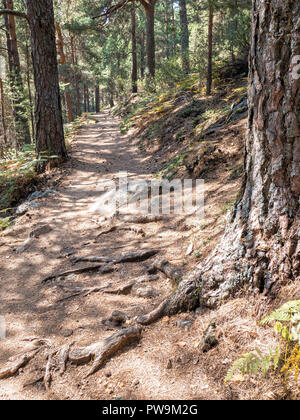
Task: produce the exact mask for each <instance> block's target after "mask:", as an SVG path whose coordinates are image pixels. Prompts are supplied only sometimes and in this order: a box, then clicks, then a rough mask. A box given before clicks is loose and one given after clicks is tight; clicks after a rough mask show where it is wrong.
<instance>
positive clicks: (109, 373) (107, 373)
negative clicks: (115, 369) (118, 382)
mask: <svg viewBox="0 0 300 420" xmlns="http://www.w3.org/2000/svg"><path fill="white" fill-rule="evenodd" d="M104 374H105V376H106V377H107V378H110V377H111V375H112V373H111V370H106V371H105V373H104Z"/></svg>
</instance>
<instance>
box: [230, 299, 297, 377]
mask: <svg viewBox="0 0 300 420" xmlns="http://www.w3.org/2000/svg"><path fill="white" fill-rule="evenodd" d="M271 323H274V330H275V332H276V333H277V334H280V335H281V338H282V342H283V346H281V345H278V346H277V347H276V348H275V349H274V350H272V349H271V348H269V354H268V355H263V354H262V352H261V351H260V349H258V348H256V349H255V352H252V353H246V354H244V355H243V356H242V357H241V358H240V359H238V360H236V361H235V362H234V363H233V365H232V366H231V368H230V369H229V370H228V372H227V375H226V377H225V379H224V381H225V382H228V381H230V380H231V379H232V377H233V375H234V373H235V372H237V371H239V372H241V373H242V374H243V375H245V374H248V375H252V374H254V375H256V374H257V373H258V372H261V373H262V374H263V375H264V376H266V374H267V372H268V370H269V369H270V368H271V366H272V365H273V369H274V371H278V368H279V364H280V361H282V365H283V367H282V368H281V370H280V372H285V375H286V378H287V375H288V374H291V373H294V376H295V380H296V381H297V380H298V373H299V362H300V347H299V345H300V300H292V301H290V302H287V303H285V304H284V305H282V306H281V307H280V308H278V309H276V310H275V311H274V312H272V313H271V314H270V315H268V316H266V317H264V318H263V319H262V320H261V321H260V324H261V325H270V324H271ZM295 342H297V343H296V345H295Z"/></svg>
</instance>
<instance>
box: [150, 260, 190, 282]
mask: <svg viewBox="0 0 300 420" xmlns="http://www.w3.org/2000/svg"><path fill="white" fill-rule="evenodd" d="M155 268H156V269H157V270H159V271H161V272H162V273H164V274H165V275H166V276H167V277H168V278H169V279H170V280H172V282H173V283H174V284H175V285H178V284H179V283H180V282H181V280H182V278H183V273H182V272H181V270H179V269H178V268H177V267H175V266H174V265H172V264H170V263H169V262H168V261H167V260H166V259H162V260H157V261H155V262H154V264H153V265H152V269H155Z"/></svg>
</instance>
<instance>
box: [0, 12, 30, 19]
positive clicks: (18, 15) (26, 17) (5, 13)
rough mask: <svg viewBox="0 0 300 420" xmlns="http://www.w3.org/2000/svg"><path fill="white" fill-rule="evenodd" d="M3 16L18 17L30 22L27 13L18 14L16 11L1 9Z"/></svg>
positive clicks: (0, 13)
mask: <svg viewBox="0 0 300 420" xmlns="http://www.w3.org/2000/svg"><path fill="white" fill-rule="evenodd" d="M1 15H13V16H17V17H21V18H23V19H26V20H27V21H28V16H27V14H26V13H23V12H18V11H16V10H10V9H0V16H1Z"/></svg>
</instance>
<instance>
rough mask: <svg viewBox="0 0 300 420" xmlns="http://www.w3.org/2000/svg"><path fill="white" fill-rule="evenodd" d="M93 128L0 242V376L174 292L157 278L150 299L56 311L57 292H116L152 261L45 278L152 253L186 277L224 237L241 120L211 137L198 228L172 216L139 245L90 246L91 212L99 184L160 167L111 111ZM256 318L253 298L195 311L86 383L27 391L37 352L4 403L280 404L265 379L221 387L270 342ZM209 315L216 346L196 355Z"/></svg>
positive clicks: (2, 388) (95, 300) (71, 381)
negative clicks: (246, 357) (0, 333)
mask: <svg viewBox="0 0 300 420" xmlns="http://www.w3.org/2000/svg"><path fill="white" fill-rule="evenodd" d="M97 118H98V119H99V123H96V124H91V125H87V126H85V127H84V128H82V129H81V130H80V131H79V132H78V134H77V136H76V139H75V141H74V142H73V143H72V150H71V159H70V160H69V161H68V163H67V164H66V165H65V167H64V168H63V170H64V177H63V181H62V182H61V183H60V184H59V186H58V187H57V191H58V194H57V195H56V196H54V197H52V198H50V197H47V198H42V199H40V200H39V202H40V204H41V206H40V208H38V209H33V210H30V212H29V213H27V214H25V215H24V216H22V217H20V218H19V219H18V220H17V222H16V225H15V226H14V227H13V228H12V229H11V230H10V231H8V232H7V233H6V234H5V236H4V237H3V238H2V242H1V246H0V259H1V267H0V283H1V296H0V308H1V311H0V315H2V316H4V317H5V320H6V325H7V337H6V338H5V339H3V340H0V370H1V368H2V367H4V366H6V364H7V363H8V361H9V359H10V358H14V357H15V356H17V355H18V354H23V353H24V352H25V351H27V350H28V349H29V348H30V346H31V345H32V342H31V341H30V340H31V339H32V338H33V337H34V338H44V339H48V340H50V344H51V348H57V347H59V346H60V345H63V344H65V343H70V344H71V343H74V345H75V346H76V347H77V346H84V345H89V344H91V343H93V342H95V341H97V340H99V339H102V338H106V337H108V336H110V335H112V334H113V333H114V332H115V331H117V328H113V327H107V326H105V325H104V324H103V323H102V322H101V321H102V319H104V318H108V317H109V316H110V315H111V313H112V312H113V311H114V310H117V309H118V310H121V311H124V312H125V313H126V314H128V315H129V316H131V317H134V316H136V315H140V314H143V313H146V312H148V311H149V310H151V309H152V308H153V307H155V306H156V305H157V304H158V303H159V302H161V300H162V299H163V298H164V297H165V296H167V295H168V294H169V293H170V292H171V291H172V285H171V284H170V282H169V281H168V280H167V279H166V278H165V277H164V275H163V274H160V278H159V280H157V281H155V282H153V283H149V285H150V286H151V287H153V288H154V289H155V290H156V291H157V293H158V296H157V297H154V298H142V297H137V296H134V295H133V294H129V295H125V296H124V295H111V294H105V293H103V292H99V293H94V294H91V295H88V296H85V297H84V296H77V297H74V298H72V299H69V300H65V301H63V302H58V300H59V299H60V298H62V297H64V296H65V295H66V294H65V292H64V289H63V287H62V286H65V285H68V286H70V287H75V286H83V287H87V286H96V285H97V286H98V285H100V286H102V285H103V286H105V285H106V284H109V283H112V284H113V285H115V286H116V287H118V286H120V285H122V283H124V282H127V281H128V280H134V279H135V278H137V277H138V276H141V275H144V274H145V272H146V268H145V266H146V264H147V263H149V262H151V260H149V261H147V262H143V263H123V264H120V265H118V266H117V269H116V271H114V272H113V273H110V274H98V273H93V272H91V273H86V274H77V275H72V276H69V277H66V278H61V279H57V280H53V281H51V282H48V283H47V284H41V281H42V279H43V278H44V277H46V276H48V275H50V274H52V273H54V272H59V271H64V270H68V269H72V268H73V267H74V266H73V265H72V262H71V257H72V256H74V255H76V256H88V255H97V256H118V255H120V253H123V252H129V251H132V250H138V249H141V248H158V249H160V256H161V257H164V258H166V259H168V260H169V261H170V262H172V263H173V264H175V265H177V266H180V267H181V269H182V270H183V271H184V272H188V271H190V270H191V269H193V268H195V267H196V266H197V264H198V263H199V259H200V258H204V257H205V256H206V255H207V254H208V252H210V250H211V249H212V248H213V247H214V246H215V244H216V242H217V241H218V240H219V238H220V236H221V235H222V233H223V230H224V226H225V216H226V213H227V210H228V207H229V206H230V203H231V202H232V201H233V200H234V197H235V195H236V193H237V191H238V187H239V182H240V181H239V179H231V177H230V173H229V172H228V167H231V163H230V154H232V155H234V159H235V161H234V162H235V165H236V164H237V163H239V162H241V161H242V148H243V136H244V132H245V123H246V120H245V119H244V120H240V121H236V122H234V123H232V124H231V126H230V127H229V128H228V129H227V130H226V131H225V132H223V133H221V134H220V133H219V134H218V135H219V136H221V137H220V140H219V143H220V144H219V145H220V150H221V151H222V150H224V153H225V151H226V159H225V160H223V161H222V162H221V163H220V164H219V165H217V166H216V167H214V169H213V170H212V171H208V173H207V174H206V176H205V180H206V183H205V191H206V196H205V212H206V217H205V220H204V221H203V223H202V224H200V226H199V224H197V222H198V221H197V220H196V219H195V217H194V218H193V217H188V218H184V219H183V218H181V219H180V218H178V217H177V218H175V217H173V218H171V219H170V220H167V221H159V222H154V223H149V224H146V225H142V227H143V229H144V230H145V233H146V236H145V237H141V235H138V234H137V233H135V232H131V231H123V230H122V231H116V232H111V233H108V234H106V235H102V236H101V239H100V240H98V241H95V238H96V236H97V235H98V234H99V232H100V231H101V230H102V229H104V228H105V227H107V225H108V221H107V220H103V219H101V220H100V221H99V215H97V214H92V213H90V212H89V211H88V210H89V207H90V205H91V204H93V202H94V200H95V198H96V197H97V194H99V193H98V192H97V191H96V187H97V184H98V183H99V182H100V181H103V180H104V179H110V180H114V179H117V178H118V174H119V171H127V172H128V174H129V180H135V179H141V178H143V179H151V177H152V173H153V172H155V171H157V170H158V169H159V166H158V165H159V163H158V162H157V161H158V158H157V156H156V157H155V159H154V158H153V156H152V155H151V154H150V153H146V152H144V153H142V152H141V151H140V150H139V149H138V147H137V145H136V143H135V142H132V141H129V137H128V136H126V135H120V131H119V123H120V121H119V120H117V119H116V118H113V117H111V116H110V114H109V113H108V112H107V111H104V112H102V113H101V114H99V115H98V116H97ZM215 140H216V141H218V139H217V138H216V139H215ZM53 182H55V180H53ZM49 186H51V185H49ZM41 224H48V225H50V226H51V228H52V230H51V231H50V232H48V233H45V234H44V235H40V236H39V237H37V238H35V239H33V241H32V242H31V243H30V244H29V247H28V249H26V250H25V251H24V252H23V253H20V254H17V253H16V252H15V250H16V248H18V247H19V246H20V245H22V244H23V243H24V241H25V240H26V238H27V236H28V234H29V233H30V232H31V231H32V230H33V229H35V228H36V227H38V226H39V225H41ZM190 243H193V244H194V246H193V252H192V253H191V255H189V256H187V255H186V251H187V249H188V247H189V245H190ZM87 264H88V263H78V264H77V265H78V267H81V266H85V265H87ZM258 309H259V306H258V304H257V302H254V301H252V299H251V298H249V299H246V298H240V299H236V300H234V301H231V302H228V303H226V304H225V305H223V306H222V308H220V309H218V310H217V311H214V312H205V311H201V310H199V311H196V312H195V313H191V314H180V315H177V316H174V317H172V318H171V319H169V318H164V319H162V320H161V321H159V322H157V323H156V324H153V325H151V326H149V327H146V328H144V329H143V332H142V339H141V341H140V343H139V344H138V345H132V346H129V347H127V348H126V349H123V350H122V351H120V352H119V353H118V354H117V355H115V356H113V357H112V358H111V359H109V360H108V361H107V362H106V364H105V366H104V367H103V368H102V369H100V370H99V371H98V372H97V373H96V374H94V375H93V376H91V377H89V378H85V375H86V373H87V371H88V369H89V367H88V366H84V365H83V366H79V367H76V366H72V365H68V366H67V370H66V372H65V374H64V375H63V376H59V374H58V373H55V374H54V376H53V381H52V384H51V388H50V390H46V389H45V387H44V385H43V383H42V382H37V383H36V384H35V385H30V386H25V387H24V384H27V383H28V382H31V381H33V380H35V379H38V378H39V377H41V376H43V374H44V369H45V365H46V360H45V359H44V358H43V356H42V354H39V355H37V356H36V357H35V358H34V359H33V360H32V361H30V363H29V364H28V365H27V366H26V367H25V368H24V369H21V370H20V371H19V373H18V374H17V375H15V376H14V377H12V378H10V379H5V380H2V381H0V399H114V398H122V399H246V398H251V399H255V398H263V399H268V398H281V397H282V395H281V394H280V392H281V386H279V385H278V389H279V391H278V390H277V391H276V392H277V394H276V392H275V391H274V393H272V395H271V393H270V392H269V391H267V387H266V382H265V380H262V378H259V379H258V380H254V379H253V380H251V381H248V382H240V381H241V379H239V378H238V379H237V380H236V382H234V383H233V384H231V385H226V386H225V385H224V383H223V379H224V376H225V374H226V371H227V369H228V368H229V366H230V365H231V363H232V362H233V360H235V358H236V357H237V356H239V355H240V354H241V353H242V352H245V351H247V350H248V351H249V350H251V349H253V348H255V347H256V346H260V347H261V346H262V347H263V348H264V347H266V343H268V344H270V343H271V344H272V343H273V342H274V336H273V333H272V331H271V332H267V331H265V330H264V329H262V328H261V327H258V326H257V325H256V319H257V310H258ZM212 317H213V318H214V319H216V324H217V327H218V336H219V342H220V344H219V345H218V346H217V347H215V348H214V349H213V350H211V351H209V352H208V353H205V354H203V353H201V352H200V350H199V344H200V340H201V337H202V334H203V332H204V330H205V329H206V327H207V325H208V324H209V321H210V319H211V318H212ZM185 319H189V320H191V321H192V322H193V323H192V326H191V327H190V328H189V329H183V328H182V327H180V326H178V324H177V323H178V321H180V320H185ZM264 387H265V388H264ZM276 389H277V388H276Z"/></svg>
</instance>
